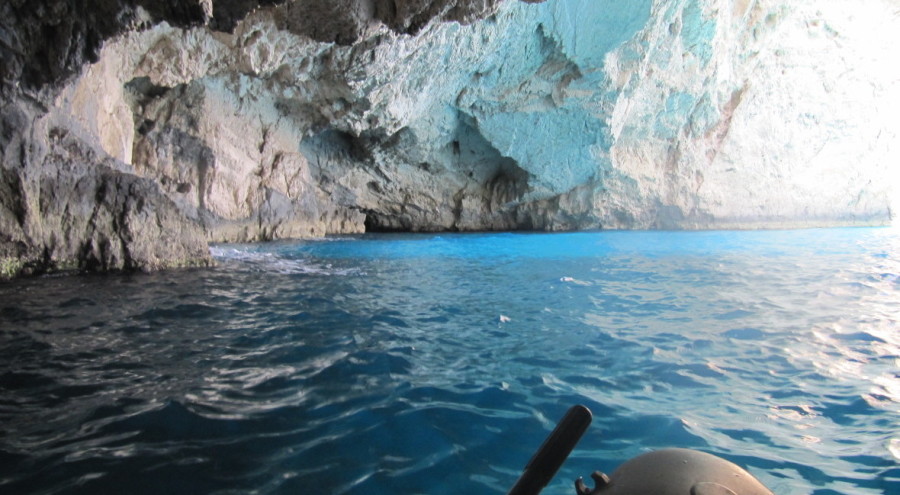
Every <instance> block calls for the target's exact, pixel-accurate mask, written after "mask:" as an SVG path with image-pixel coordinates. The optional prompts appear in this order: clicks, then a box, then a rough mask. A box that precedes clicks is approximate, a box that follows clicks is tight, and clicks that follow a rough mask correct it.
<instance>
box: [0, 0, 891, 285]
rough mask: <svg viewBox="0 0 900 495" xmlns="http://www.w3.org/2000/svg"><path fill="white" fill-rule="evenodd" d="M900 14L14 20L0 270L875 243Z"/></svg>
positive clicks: (619, 12)
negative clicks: (698, 235)
mask: <svg viewBox="0 0 900 495" xmlns="http://www.w3.org/2000/svg"><path fill="white" fill-rule="evenodd" d="M898 17H900V13H898V11H897V9H896V7H895V6H894V3H892V2H890V1H889V0H866V1H865V2H857V3H853V4H850V3H848V2H841V1H839V0H822V1H813V0H801V1H790V2H788V1H784V0H741V1H731V0H727V1H726V0H675V1H663V0H633V1H629V2H616V1H613V0H546V1H543V2H541V1H524V0H506V1H502V0H440V1H422V0H339V1H332V0H262V1H251V0H231V1H228V0H166V1H150V0H94V1H91V2H88V1H79V2H71V1H62V0H32V1H25V0H10V1H8V2H6V3H4V4H3V5H2V6H0V56H2V62H3V63H2V64H0V78H2V86H0V99H2V102H3V109H2V111H0V145H2V164H0V165H2V166H0V267H2V270H0V272H2V273H3V274H4V275H5V276H9V275H14V274H16V273H19V272H22V271H23V270H25V271H35V272H41V271H47V270H54V269H60V268H72V267H74V268H82V269H114V268H130V269H134V268H138V269H154V268H158V267H164V266H171V265H184V264H193V263H201V264H202V263H206V262H207V261H208V254H207V250H206V247H205V245H206V242H209V241H224V242H227V241H252V240H269V239H276V238H285V237H306V236H321V235H323V234H327V233H355V232H362V231H366V230H369V231H377V230H403V231H437V230H495V229H542V230H568V229H586V228H590V229H593V228H720V227H739V228H747V227H781V226H811V225H835V224H838V225H847V224H853V225H855V224H872V223H875V224H877V223H884V222H887V221H889V220H890V218H891V217H892V216H893V215H895V213H894V211H895V210H896V208H897V207H898V205H900V201H898V200H897V199H896V190H895V189H894V188H896V187H897V186H898V183H900V178H898V174H897V172H896V170H897V167H896V164H895V163H894V162H895V159H894V157H895V156H897V151H898V149H897V144H896V143H897V132H898V131H897V129H896V126H894V125H893V124H892V119H894V116H895V115H897V114H898V111H900V82H898V81H900V66H898V65H897V64H894V63H893V60H892V59H893V56H892V48H893V46H894V41H900V40H898V38H900V35H898V32H900V30H897V29H895V27H896V26H897V25H898ZM892 208H893V209H894V210H892Z"/></svg>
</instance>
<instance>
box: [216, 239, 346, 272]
mask: <svg viewBox="0 0 900 495" xmlns="http://www.w3.org/2000/svg"><path fill="white" fill-rule="evenodd" d="M209 252H210V255H211V256H212V257H213V258H215V259H216V260H218V261H220V262H223V263H232V264H237V265H243V266H245V267H246V268H248V269H250V270H252V271H259V272H267V273H278V274H281V275H342V276H343V275H358V274H362V272H360V270H359V269H358V268H338V267H335V266H334V265H332V264H331V263H316V262H313V261H310V260H308V259H303V258H289V257H284V256H281V255H279V254H278V253H274V252H270V251H261V250H259V249H255V248H238V247H232V246H211V247H210V248H209Z"/></svg>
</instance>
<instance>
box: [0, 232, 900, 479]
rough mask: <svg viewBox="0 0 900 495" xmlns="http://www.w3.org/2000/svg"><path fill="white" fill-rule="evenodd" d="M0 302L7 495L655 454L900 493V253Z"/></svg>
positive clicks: (752, 242) (359, 268) (629, 236)
mask: <svg viewBox="0 0 900 495" xmlns="http://www.w3.org/2000/svg"><path fill="white" fill-rule="evenodd" d="M213 254H214V255H215V256H216V257H217V258H219V260H220V261H221V263H220V266H219V267H218V268H214V269H210V270H187V271H182V272H171V273H163V274H152V275H135V276H130V275H125V276H112V277H72V278H48V279H36V280H26V281H17V282H12V283H8V284H4V285H2V286H0V353H2V357H3V359H2V360H0V491H3V492H9V493H42V494H54V493H88V492H90V493H97V492H113V491H115V492H127V493H161V492H166V493H219V494H236V493H346V494H356V493H366V494H373V493H374V494H397V493H429V494H441V493H458V492H460V491H469V492H473V493H504V492H505V491H506V490H507V489H508V488H509V486H510V485H511V483H512V482H513V481H514V480H515V478H516V477H517V476H518V474H519V471H520V470H521V468H522V467H523V466H524V463H525V462H527V460H528V459H529V458H530V456H531V454H532V453H533V451H534V449H535V448H536V447H537V446H538V445H539V444H540V442H541V441H542V440H543V438H544V436H546V434H547V432H548V431H549V430H550V429H551V428H552V427H553V425H554V423H555V421H556V420H557V419H558V418H559V417H560V416H561V415H562V414H563V412H564V411H565V410H566V409H567V408H568V406H570V405H572V404H575V403H584V404H586V405H588V406H589V407H590V408H591V409H592V410H593V411H594V414H595V421H594V425H593V426H592V428H591V430H589V432H588V434H587V435H586V437H585V438H584V439H583V440H582V442H581V444H579V448H578V449H577V450H576V451H575V452H574V453H573V455H572V456H571V458H570V459H569V461H568V462H567V463H566V465H565V466H564V467H563V470H562V472H561V473H560V474H559V475H558V476H557V478H556V479H555V480H554V482H553V484H551V486H549V487H548V488H547V490H545V492H544V493H546V494H548V495H553V494H563V493H570V492H571V482H572V480H573V479H574V478H575V477H577V476H584V475H586V474H589V473H590V472H592V471H594V470H598V469H599V470H603V471H607V472H610V471H612V470H613V469H614V468H615V467H616V466H617V465H618V464H620V463H621V462H622V461H624V460H625V459H628V458H630V457H633V456H635V455H637V454H640V453H642V452H645V451H646V450H647V449H652V448H659V447H667V446H673V445H677V446H682V447H692V448H698V449H702V450H706V451H709V452H712V453H715V454H718V455H721V456H724V457H726V458H728V459H730V460H732V461H734V462H738V463H739V464H742V465H744V466H746V467H747V468H748V469H750V471H751V472H753V473H754V474H756V475H757V476H759V477H760V478H761V479H762V480H763V481H764V482H765V483H767V484H769V485H770V486H771V487H772V488H773V489H774V490H775V491H776V492H777V493H781V494H806V493H816V494H821V493H854V494H876V493H898V492H900V468H898V462H900V435H898V431H900V419H898V418H900V332H898V328H900V311H898V310H897V308H898V307H900V282H898V278H900V277H898V276H900V235H898V234H896V233H893V232H892V231H889V230H879V229H863V230H860V229H850V230H833V231H815V232H806V231H803V232H746V233H727V232H722V233H605V234H571V235H569V234H567V235H513V234H503V235H467V236H383V237H378V236H374V237H366V238H339V239H336V240H331V241H329V242H297V243H278V244H272V245H257V246H217V247H216V248H214V251H213Z"/></svg>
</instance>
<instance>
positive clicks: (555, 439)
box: [507, 405, 593, 495]
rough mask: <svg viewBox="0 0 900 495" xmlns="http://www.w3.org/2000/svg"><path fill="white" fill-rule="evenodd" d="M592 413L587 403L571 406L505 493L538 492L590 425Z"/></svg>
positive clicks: (524, 493)
mask: <svg viewBox="0 0 900 495" xmlns="http://www.w3.org/2000/svg"><path fill="white" fill-rule="evenodd" d="M592 417H593V416H592V415H591V410H590V409H588V408H587V407H584V406H581V405H578V406H572V407H571V408H570V409H569V411H568V412H567V413H566V415H565V416H564V417H563V419H561V420H560V422H559V424H557V425H556V428H554V429H553V431H552V432H550V436H548V437H547V439H546V440H544V443H543V444H542V445H541V448H539V449H538V451H537V452H535V454H534V456H533V457H532V458H531V460H530V461H528V464H527V465H526V466H525V471H524V472H523V473H522V476H520V477H519V480H518V481H516V484H515V485H513V487H512V489H511V490H510V491H509V493H508V494H507V495H538V494H539V493H541V490H543V489H544V487H545V486H547V484H548V483H550V480H551V479H553V476H554V475H555V474H556V472H557V471H559V468H560V467H561V466H562V464H563V462H564V461H565V460H566V458H567V457H569V454H570V453H571V452H572V449H574V448H575V444H577V443H578V440H580V439H581V436H582V435H583V434H584V432H585V431H586V430H587V428H588V426H590V424H591V419H592Z"/></svg>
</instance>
